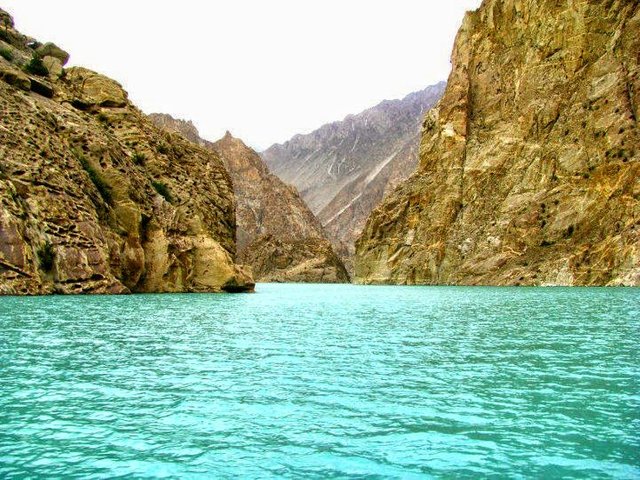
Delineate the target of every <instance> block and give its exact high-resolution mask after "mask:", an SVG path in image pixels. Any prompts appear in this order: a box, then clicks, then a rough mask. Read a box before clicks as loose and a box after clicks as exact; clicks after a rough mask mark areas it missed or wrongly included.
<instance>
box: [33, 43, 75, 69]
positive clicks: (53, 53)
mask: <svg viewBox="0 0 640 480" xmlns="http://www.w3.org/2000/svg"><path fill="white" fill-rule="evenodd" d="M36 54H37V55H39V56H40V57H41V58H43V59H44V57H53V58H57V59H58V60H60V63H61V65H66V63H67V62H68V61H69V54H68V53H67V52H65V51H64V50H62V49H61V48H60V47H58V46H57V45H56V44H55V43H51V42H47V43H45V44H44V45H41V46H39V47H38V48H37V49H36Z"/></svg>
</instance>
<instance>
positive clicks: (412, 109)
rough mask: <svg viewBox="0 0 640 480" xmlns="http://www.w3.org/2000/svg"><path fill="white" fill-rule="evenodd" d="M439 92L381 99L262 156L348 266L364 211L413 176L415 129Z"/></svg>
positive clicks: (435, 87) (435, 88)
mask: <svg viewBox="0 0 640 480" xmlns="http://www.w3.org/2000/svg"><path fill="white" fill-rule="evenodd" d="M445 86H446V84H445V83H444V82H440V83H438V84H436V85H433V86H430V87H427V88H425V89H424V90H421V91H419V92H414V93H411V94H409V95H407V96H406V97H405V98H403V99H401V100H385V101H383V102H381V103H380V104H378V105H376V106H375V107H373V108H370V109H368V110H365V111H363V112H361V113H359V114H357V115H349V116H347V117H346V118H345V119H344V120H343V121H341V122H334V123H330V124H327V125H324V126H322V127H320V128H319V129H318V130H315V131H314V132H312V133H309V134H306V135H296V136H294V137H293V138H292V139H291V140H289V141H287V142H285V143H284V144H276V145H273V146H271V147H270V148H268V149H267V150H265V151H264V152H262V154H261V155H262V158H263V159H264V161H265V162H266V164H267V165H268V166H269V168H270V169H271V170H272V171H273V173H275V174H276V175H278V176H279V177H280V178H281V179H283V180H284V181H285V182H287V183H291V184H292V185H294V186H295V187H296V188H297V189H298V190H299V191H300V194H301V195H302V198H303V199H304V200H305V201H306V202H307V204H308V205H309V208H311V210H312V211H313V213H315V214H316V215H317V216H318V218H319V219H320V222H321V223H322V225H323V226H324V228H325V230H326V232H327V234H328V235H329V238H330V240H331V241H332V242H333V243H334V245H335V246H336V247H337V248H338V249H339V252H340V253H341V255H342V256H343V259H345V261H346V262H347V263H350V258H351V256H352V255H353V252H354V246H353V245H354V242H355V239H356V238H357V237H358V235H359V234H360V232H361V230H362V228H363V226H364V223H365V220H366V218H367V217H368V215H369V213H370V212H371V211H372V210H373V209H374V208H375V207H376V205H378V204H379V203H380V202H381V200H382V198H383V196H384V195H385V194H386V193H388V192H389V191H391V190H392V189H393V188H394V187H395V186H396V185H397V184H398V183H400V182H401V181H403V180H405V179H406V178H408V177H409V175H410V174H411V173H412V172H413V171H414V170H415V168H416V165H417V162H418V145H419V141H420V124H421V122H422V120H423V117H424V115H425V114H426V112H427V111H428V110H429V109H430V108H431V107H433V106H434V105H435V104H436V103H437V102H438V100H439V99H440V97H441V96H442V93H443V92H444V89H445Z"/></svg>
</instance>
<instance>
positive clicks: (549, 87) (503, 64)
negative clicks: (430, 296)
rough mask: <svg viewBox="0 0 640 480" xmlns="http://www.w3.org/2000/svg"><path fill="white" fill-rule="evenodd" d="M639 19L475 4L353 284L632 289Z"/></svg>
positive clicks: (622, 13)
mask: <svg viewBox="0 0 640 480" xmlns="http://www.w3.org/2000/svg"><path fill="white" fill-rule="evenodd" d="M639 33H640V6H639V4H638V2H634V1H624V0H609V1H602V2H600V1H589V0H576V1H572V2H568V1H555V0H553V1H552V0H541V1H537V2H523V1H521V0H485V1H484V2H483V3H482V6H481V7H480V8H479V9H478V10H477V11H475V12H472V13H468V14H467V16H466V17H465V19H464V22H463V25H462V28H461V29H460V32H459V33H458V36H457V39H456V43H455V47H454V50H453V55H452V62H453V67H452V72H451V75H450V77H449V82H448V85H447V89H446V92H445V94H444V97H443V98H442V100H441V102H440V103H439V105H438V107H437V108H435V109H434V110H432V111H431V112H430V113H429V114H428V115H427V117H426V119H425V121H424V130H423V134H422V143H421V146H420V165H419V168H418V170H417V172H416V173H415V174H414V175H413V176H412V177H411V178H410V179H409V180H408V181H406V182H405V183H403V184H402V185H401V186H400V187H399V188H398V189H397V190H396V191H395V192H394V193H393V194H391V195H390V196H388V197H387V198H386V199H385V201H384V203H383V204H382V205H381V206H380V207H378V208H377V209H376V210H375V211H374V212H373V213H372V215H371V216H370V218H369V219H368V221H367V224H366V227H365V229H364V232H363V234H362V236H361V237H360V238H359V240H358V242H357V244H356V250H357V254H356V263H355V271H356V276H357V279H358V281H359V282H363V283H402V284H491V285H545V284H559V285H638V284H640V204H639V200H640V180H639V179H640V149H639V146H640V136H639V131H638V115H639V114H640V69H639V65H638V62H639V57H638V52H640V35H639Z"/></svg>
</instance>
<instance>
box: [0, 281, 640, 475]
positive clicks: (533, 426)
mask: <svg viewBox="0 0 640 480" xmlns="http://www.w3.org/2000/svg"><path fill="white" fill-rule="evenodd" d="M639 344H640V290H639V289H613V288H606V289H605V288H602V289H586V288H575V289H569V288H457V287H364V286H353V285H276V284H272V285H258V292H257V293H256V294H253V295H136V296H121V297H100V296H97V297H96V296H94V297H59V296H58V297H36V298H18V297H5V298H0V478H24V477H34V478H37V477H57V478H73V477H76V478H112V477H115V476H125V477H127V476H129V477H135V478H146V477H173V478H212V477H216V478H238V477H241V478H282V477H284V478H287V477H288V478H304V477H307V478H329V477H334V478H347V477H351V478H439V477H452V476H455V477H469V478H477V477H510V478H518V477H531V476H536V477H555V478H558V477H567V478H572V477H576V478H583V477H596V478H607V477H612V478H639V477H640V347H639V346H638V345H639Z"/></svg>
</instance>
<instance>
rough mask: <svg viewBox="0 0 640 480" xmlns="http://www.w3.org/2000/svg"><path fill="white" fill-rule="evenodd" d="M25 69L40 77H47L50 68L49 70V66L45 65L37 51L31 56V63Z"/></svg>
mask: <svg viewBox="0 0 640 480" xmlns="http://www.w3.org/2000/svg"><path fill="white" fill-rule="evenodd" d="M24 71H25V72H27V73H31V74H32V75H38V76H40V77H46V76H47V75H49V70H47V67H45V66H44V63H42V59H41V58H40V56H39V55H36V54H35V53H34V54H33V56H32V57H31V60H30V61H29V63H27V64H26V65H25V66H24Z"/></svg>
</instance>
